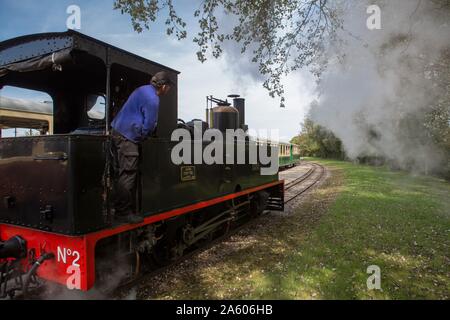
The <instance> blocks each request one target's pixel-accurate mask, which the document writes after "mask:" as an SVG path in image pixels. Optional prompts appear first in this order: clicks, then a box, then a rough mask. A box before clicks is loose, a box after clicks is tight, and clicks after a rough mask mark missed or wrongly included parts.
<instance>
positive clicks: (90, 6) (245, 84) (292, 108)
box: [0, 0, 314, 140]
mask: <svg viewBox="0 0 450 320" xmlns="http://www.w3.org/2000/svg"><path fill="white" fill-rule="evenodd" d="M113 2H114V1H113V0H96V1H65V0H40V1H32V0H20V1H18V0H0V41H3V40H6V39H9V38H13V37H17V36H21V35H25V34H32V33H40V32H54V31H65V30H66V20H67V18H68V16H69V15H68V14H67V13H66V10H67V7H68V6H69V5H72V4H75V5H78V6H79V7H80V9H81V30H77V31H79V32H82V33H85V34H87V35H89V36H92V37H95V38H98V39H100V40H102V41H105V42H108V43H111V44H113V45H115V46H118V47H120V48H123V49H125V50H127V51H130V52H133V53H135V54H138V55H141V56H143V57H145V58H148V59H150V60H153V61H156V62H159V63H162V64H164V65H167V66H169V67H171V68H174V69H177V70H179V71H180V72H181V74H180V77H179V86H178V92H179V103H178V105H179V117H180V118H183V119H185V120H190V119H193V118H203V117H204V108H205V106H204V104H205V96H207V95H211V94H212V95H214V96H217V97H219V98H221V97H223V98H225V97H226V96H227V95H228V94H230V93H237V94H240V95H241V96H244V97H245V98H246V99H247V113H246V122H247V124H248V125H249V127H251V128H253V129H279V130H280V137H281V139H282V140H288V139H290V138H291V137H292V136H294V135H295V134H296V133H298V132H299V130H300V122H301V121H302V119H303V117H304V114H305V113H306V112H307V108H308V107H307V106H308V105H309V103H310V102H311V100H312V99H313V92H314V84H313V82H314V79H313V78H312V77H310V76H309V75H308V74H307V73H306V72H300V73H297V74H294V75H290V76H289V77H288V78H287V79H286V81H285V84H286V92H287V94H286V97H287V107H286V108H284V109H282V108H280V107H279V103H278V100H276V99H272V98H270V97H269V96H268V94H267V91H266V90H265V89H263V88H262V80H261V79H259V78H258V77H255V76H254V75H253V76H252V75H251V74H250V72H249V65H250V63H251V62H250V61H248V58H247V57H245V56H240V55H239V54H236V52H234V53H233V55H231V54H228V53H227V52H225V55H224V57H222V58H220V59H218V60H217V59H212V58H211V59H209V60H208V61H207V62H206V63H203V64H202V63H200V62H199V61H198V60H197V58H196V55H195V52H196V49H197V48H196V46H195V45H194V44H193V43H192V41H191V40H190V39H186V40H184V41H181V42H179V41H177V40H176V39H175V38H171V37H168V36H166V33H165V26H164V21H163V20H162V19H160V21H158V22H157V24H156V25H152V29H151V30H150V31H147V30H146V31H144V32H143V33H141V34H138V33H136V32H135V31H134V30H133V28H132V26H131V23H130V18H129V16H127V15H122V14H121V13H120V12H119V11H117V10H113ZM199 2H200V1H198V0H193V1H180V0H178V1H176V4H177V8H178V11H179V14H180V15H181V16H182V17H183V19H185V21H186V22H187V23H188V35H190V36H192V35H194V34H195V32H196V20H195V18H194V17H193V12H194V10H195V9H196V8H197V7H198V3H199ZM236 55H237V57H236ZM250 69H251V68H250ZM0 95H5V96H7V95H8V96H13V97H14V96H15V97H19V96H18V95H19V94H18V93H17V91H13V90H8V89H3V90H1V91H0ZM27 97H28V98H30V97H31V98H35V100H42V99H43V96H42V95H36V96H33V95H28V96H27ZM44 97H45V96H44Z"/></svg>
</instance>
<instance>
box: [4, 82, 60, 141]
mask: <svg viewBox="0 0 450 320" xmlns="http://www.w3.org/2000/svg"><path fill="white" fill-rule="evenodd" d="M52 132H53V100H52V98H51V97H50V95H48V94H47V93H45V92H41V91H36V90H28V89H23V88H18V87H12V86H5V87H3V88H1V89H0V138H1V137H3V138H7V137H23V136H35V135H42V134H52Z"/></svg>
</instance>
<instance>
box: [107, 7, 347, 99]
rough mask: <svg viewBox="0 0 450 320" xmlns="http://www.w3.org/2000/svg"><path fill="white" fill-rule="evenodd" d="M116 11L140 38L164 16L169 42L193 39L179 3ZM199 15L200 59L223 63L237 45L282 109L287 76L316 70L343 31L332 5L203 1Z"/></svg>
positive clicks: (198, 39) (197, 40)
mask: <svg viewBox="0 0 450 320" xmlns="http://www.w3.org/2000/svg"><path fill="white" fill-rule="evenodd" d="M178 4H179V3H178ZM114 8H115V9H117V10H120V11H121V12H122V14H129V15H130V17H131V23H132V25H133V28H134V29H135V30H136V31H137V32H142V31H143V30H144V29H150V28H151V24H152V23H153V22H155V21H156V19H157V18H158V17H160V18H161V16H162V17H163V19H165V23H166V26H167V34H168V35H169V36H175V37H176V38H177V39H179V40H181V39H185V38H187V37H188V32H187V23H186V22H185V20H183V18H182V17H181V16H180V15H179V13H178V11H177V4H176V1H174V0H115V3H114ZM193 15H194V17H196V18H197V19H198V27H199V29H198V30H199V31H198V33H197V34H196V35H195V36H194V37H193V41H194V43H196V44H197V46H198V51H197V57H198V59H199V60H200V61H201V62H204V61H206V60H207V57H208V55H212V56H213V57H214V58H218V57H220V56H221V55H222V53H223V45H224V43H225V42H226V41H233V42H235V43H237V44H238V45H239V46H240V49H241V52H242V53H245V52H248V53H249V54H250V56H251V60H252V62H254V63H256V64H257V65H258V69H259V72H260V73H261V75H262V76H263V77H264V78H265V82H264V84H263V85H264V87H265V88H266V89H267V90H268V91H269V94H270V96H272V97H276V96H277V97H279V98H280V101H281V106H284V101H285V98H284V88H283V85H282V78H283V76H285V75H287V74H288V73H289V72H292V71H294V70H297V69H299V68H302V67H305V66H310V65H312V64H313V63H314V61H315V58H317V57H319V56H320V54H321V52H322V51H323V49H324V48H323V40H324V39H325V38H326V37H333V35H334V32H335V30H337V28H338V27H339V25H340V22H339V19H338V18H337V14H336V11H335V10H334V9H333V8H332V6H331V5H330V4H329V2H328V0H203V1H201V4H200V6H199V8H198V9H196V10H194V12H193ZM219 17H223V22H226V23H221V22H222V21H221V18H219ZM224 24H225V25H226V27H225V26H224ZM230 24H231V26H230Z"/></svg>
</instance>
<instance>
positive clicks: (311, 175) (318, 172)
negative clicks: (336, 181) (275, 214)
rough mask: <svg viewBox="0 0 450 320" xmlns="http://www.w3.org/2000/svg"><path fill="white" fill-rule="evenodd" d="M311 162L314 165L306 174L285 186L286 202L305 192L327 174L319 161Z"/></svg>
mask: <svg viewBox="0 0 450 320" xmlns="http://www.w3.org/2000/svg"><path fill="white" fill-rule="evenodd" d="M311 164H312V167H311V168H310V169H309V170H308V171H307V172H306V173H305V174H303V175H302V176H300V177H298V178H297V179H295V180H294V181H292V182H290V183H288V184H286V186H285V188H284V191H285V194H284V196H285V201H284V203H285V204H287V203H289V202H291V201H292V200H294V199H296V198H297V197H298V196H300V195H302V194H304V193H305V192H306V191H308V190H309V189H311V188H312V187H313V186H315V185H316V184H317V183H318V182H319V181H320V180H321V179H322V177H323V175H324V174H325V168H324V166H322V165H320V164H318V163H311Z"/></svg>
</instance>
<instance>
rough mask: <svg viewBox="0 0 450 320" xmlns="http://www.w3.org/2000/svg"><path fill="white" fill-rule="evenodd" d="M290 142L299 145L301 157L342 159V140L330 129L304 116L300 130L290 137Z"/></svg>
mask: <svg viewBox="0 0 450 320" xmlns="http://www.w3.org/2000/svg"><path fill="white" fill-rule="evenodd" d="M291 143H295V144H298V145H300V154H301V156H302V157H320V158H333V159H344V158H345V152H344V150H343V146H342V142H341V140H340V139H339V138H337V137H336V136H335V135H334V134H333V133H332V132H331V131H329V130H327V129H326V128H324V127H322V126H320V125H318V124H316V123H314V122H313V121H312V120H311V119H310V118H309V116H307V117H306V118H305V121H304V122H303V125H302V132H301V133H300V134H299V135H298V136H296V137H294V138H292V140H291Z"/></svg>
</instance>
